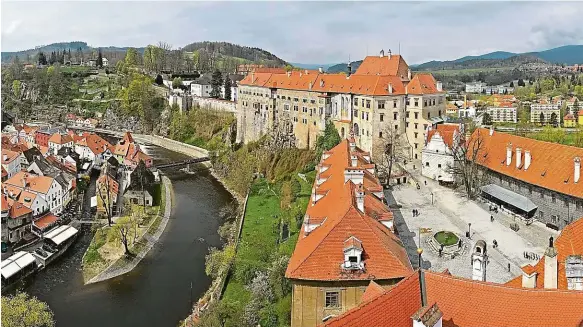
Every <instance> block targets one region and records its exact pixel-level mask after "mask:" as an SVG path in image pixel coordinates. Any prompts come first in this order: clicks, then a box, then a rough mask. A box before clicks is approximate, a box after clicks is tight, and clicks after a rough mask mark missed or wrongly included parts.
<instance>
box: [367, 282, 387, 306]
mask: <svg viewBox="0 0 583 327" xmlns="http://www.w3.org/2000/svg"><path fill="white" fill-rule="evenodd" d="M384 292H385V289H384V288H383V287H382V286H381V285H379V284H377V283H376V282H375V281H374V280H371V281H370V283H369V284H368V286H367V287H366V290H365V291H364V293H363V294H362V302H366V301H368V300H372V299H374V298H376V297H377V296H379V295H381V294H383V293H384Z"/></svg>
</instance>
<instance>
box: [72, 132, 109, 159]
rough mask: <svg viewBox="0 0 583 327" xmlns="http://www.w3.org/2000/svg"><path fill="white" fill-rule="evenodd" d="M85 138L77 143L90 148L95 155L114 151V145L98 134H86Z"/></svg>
mask: <svg viewBox="0 0 583 327" xmlns="http://www.w3.org/2000/svg"><path fill="white" fill-rule="evenodd" d="M84 136H85V137H84V138H83V139H81V140H79V141H77V145H80V146H86V147H88V148H89V149H91V152H93V153H94V154H96V155H98V154H101V153H103V152H105V151H106V150H110V151H112V152H113V151H114V147H113V145H111V144H110V143H109V142H107V141H106V140H104V139H103V138H101V136H99V135H97V134H85V135H84Z"/></svg>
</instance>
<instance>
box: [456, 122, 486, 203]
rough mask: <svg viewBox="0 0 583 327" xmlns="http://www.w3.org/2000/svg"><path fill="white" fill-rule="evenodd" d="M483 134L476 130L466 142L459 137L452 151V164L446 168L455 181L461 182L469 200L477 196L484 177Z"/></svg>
mask: <svg viewBox="0 0 583 327" xmlns="http://www.w3.org/2000/svg"><path fill="white" fill-rule="evenodd" d="M483 133H484V132H483V130H481V129H477V130H476V131H474V132H473V133H472V134H471V136H470V137H469V138H467V139H466V140H463V138H464V136H463V135H460V137H461V138H460V140H459V142H457V145H454V146H453V149H452V154H453V158H454V164H453V166H449V167H447V170H448V171H449V172H450V173H451V174H452V175H453V176H455V177H456V179H457V180H461V182H462V184H463V185H464V189H465V192H466V195H467V196H468V198H469V199H473V198H475V197H476V196H477V195H478V194H479V189H480V186H481V185H482V184H483V182H484V178H485V177H486V174H485V169H484V166H483V165H484V162H485V158H486V157H487V149H486V148H485V147H484V135H483Z"/></svg>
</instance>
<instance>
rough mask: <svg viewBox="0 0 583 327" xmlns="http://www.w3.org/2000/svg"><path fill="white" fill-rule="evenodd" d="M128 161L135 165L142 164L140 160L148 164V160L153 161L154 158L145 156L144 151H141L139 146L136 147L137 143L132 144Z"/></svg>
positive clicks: (127, 157) (128, 153)
mask: <svg viewBox="0 0 583 327" xmlns="http://www.w3.org/2000/svg"><path fill="white" fill-rule="evenodd" d="M126 159H127V160H129V161H131V162H134V163H140V160H142V161H144V162H146V161H148V160H152V157H150V156H149V155H147V154H145V153H144V152H143V151H142V149H140V146H139V145H136V144H135V143H130V146H129V148H128V152H127V156H126Z"/></svg>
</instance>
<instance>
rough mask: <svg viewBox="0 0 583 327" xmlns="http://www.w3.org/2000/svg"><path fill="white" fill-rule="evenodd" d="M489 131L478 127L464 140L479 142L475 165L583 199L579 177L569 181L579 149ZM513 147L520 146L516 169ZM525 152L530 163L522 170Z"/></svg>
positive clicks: (582, 182)
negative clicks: (508, 156) (508, 155)
mask: <svg viewBox="0 0 583 327" xmlns="http://www.w3.org/2000/svg"><path fill="white" fill-rule="evenodd" d="M489 132H490V131H489V130H488V129H484V128H478V129H476V130H475V131H474V133H473V134H472V136H471V138H470V139H469V141H468V143H469V144H468V146H470V147H471V146H476V144H478V142H477V140H481V142H482V143H481V144H482V145H481V149H480V155H479V156H478V158H479V159H478V160H477V163H478V164H480V165H483V166H486V167H488V168H489V169H491V170H493V171H496V172H498V173H501V174H504V175H507V176H511V177H513V178H516V179H519V180H522V181H524V182H527V183H530V184H533V185H537V186H540V187H542V188H545V189H549V190H552V191H556V192H560V193H563V194H568V195H571V196H574V197H578V198H583V178H582V179H580V180H579V182H578V183H575V182H574V181H573V178H574V169H575V165H574V159H575V158H576V157H579V158H582V159H583V148H578V147H574V146H568V145H562V144H558V143H551V142H544V141H537V140H534V139H529V138H525V137H520V136H515V135H511V134H506V133H501V132H498V131H495V132H493V134H492V135H490V134H489ZM509 144H511V145H512V162H511V164H510V165H508V166H507V165H506V148H507V146H508V145H509ZM516 148H521V149H522V160H521V161H522V164H521V166H520V167H518V168H517V167H516ZM525 151H530V155H531V163H530V166H529V167H528V169H526V170H525V169H524V162H525V160H524V157H525ZM471 153H472V151H468V154H471ZM549 154H552V155H549Z"/></svg>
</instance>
